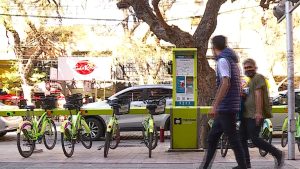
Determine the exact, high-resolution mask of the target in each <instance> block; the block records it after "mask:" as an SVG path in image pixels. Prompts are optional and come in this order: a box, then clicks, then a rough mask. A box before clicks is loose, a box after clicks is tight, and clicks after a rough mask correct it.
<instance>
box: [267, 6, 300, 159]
mask: <svg viewBox="0 0 300 169" xmlns="http://www.w3.org/2000/svg"><path fill="white" fill-rule="evenodd" d="M299 5H300V1H299V0H281V1H280V2H279V4H278V5H277V6H276V7H274V9H273V14H274V16H275V17H276V18H277V20H278V23H280V22H281V21H282V20H284V19H285V18H286V44H287V50H286V53H287V77H288V159H289V160H295V131H296V123H295V122H296V120H295V114H294V113H295V91H294V47H293V15H292V14H293V11H294V10H295V9H296V8H297V7H298V6H299Z"/></svg>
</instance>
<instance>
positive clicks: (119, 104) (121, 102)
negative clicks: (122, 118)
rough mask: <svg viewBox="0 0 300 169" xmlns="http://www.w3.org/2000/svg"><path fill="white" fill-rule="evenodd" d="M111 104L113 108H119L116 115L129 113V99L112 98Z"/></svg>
mask: <svg viewBox="0 0 300 169" xmlns="http://www.w3.org/2000/svg"><path fill="white" fill-rule="evenodd" d="M109 105H110V106H111V107H112V108H117V109H118V110H117V111H115V114H116V115H123V114H128V113H129V110H130V101H129V100H128V99H114V100H110V103H109Z"/></svg>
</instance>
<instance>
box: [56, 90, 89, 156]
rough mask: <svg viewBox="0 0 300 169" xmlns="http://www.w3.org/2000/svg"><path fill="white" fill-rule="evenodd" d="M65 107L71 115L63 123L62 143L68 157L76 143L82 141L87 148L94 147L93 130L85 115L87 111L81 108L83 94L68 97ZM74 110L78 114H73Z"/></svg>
mask: <svg viewBox="0 0 300 169" xmlns="http://www.w3.org/2000/svg"><path fill="white" fill-rule="evenodd" d="M66 102H67V103H66V104H65V105H64V108H66V109H68V110H69V112H70V116H69V118H68V119H67V120H65V121H64V122H63V123H62V125H61V145H62V149H63V152H64V154H65V156H66V157H71V156H72V155H73V153H74V147H75V143H79V142H81V143H82V145H83V146H84V147H85V148H86V149H90V148H91V147H92V136H91V130H90V128H89V126H88V125H87V123H86V121H85V119H84V117H83V116H82V115H84V114H85V113H86V112H85V111H84V110H80V107H81V106H82V95H81V94H72V95H70V96H67V97H66ZM72 110H76V111H77V114H76V115H72Z"/></svg>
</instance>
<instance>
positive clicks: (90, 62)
mask: <svg viewBox="0 0 300 169" xmlns="http://www.w3.org/2000/svg"><path fill="white" fill-rule="evenodd" d="M111 66H112V58H111V57H59V58H58V80H92V79H94V80H100V81H109V80H111Z"/></svg>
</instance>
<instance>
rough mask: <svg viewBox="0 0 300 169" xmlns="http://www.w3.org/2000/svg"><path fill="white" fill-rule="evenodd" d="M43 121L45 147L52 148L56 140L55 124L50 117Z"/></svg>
mask: <svg viewBox="0 0 300 169" xmlns="http://www.w3.org/2000/svg"><path fill="white" fill-rule="evenodd" d="M45 123H46V129H45V133H44V135H43V141H44V144H45V147H46V148H47V149H48V150H52V149H53V148H54V147H55V144H56V140H57V131H56V125H55V123H54V121H53V120H52V119H49V120H47V121H46V122H45Z"/></svg>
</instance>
